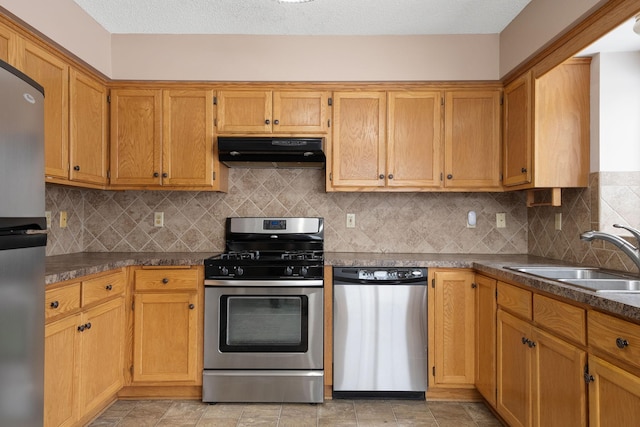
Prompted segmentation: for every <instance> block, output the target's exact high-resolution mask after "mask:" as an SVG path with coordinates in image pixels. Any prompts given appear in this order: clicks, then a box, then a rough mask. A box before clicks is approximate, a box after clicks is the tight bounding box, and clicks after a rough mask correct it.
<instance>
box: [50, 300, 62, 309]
mask: <svg viewBox="0 0 640 427" xmlns="http://www.w3.org/2000/svg"><path fill="white" fill-rule="evenodd" d="M59 306H60V303H59V302H58V301H53V302H52V303H51V308H58V307H59Z"/></svg>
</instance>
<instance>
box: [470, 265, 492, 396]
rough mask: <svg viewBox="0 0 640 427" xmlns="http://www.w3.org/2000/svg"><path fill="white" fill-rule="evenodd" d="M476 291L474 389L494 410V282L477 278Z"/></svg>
mask: <svg viewBox="0 0 640 427" xmlns="http://www.w3.org/2000/svg"><path fill="white" fill-rule="evenodd" d="M475 286H476V287H475V289H476V311H475V320H476V322H475V326H476V331H475V333H476V366H475V374H476V377H475V384H476V389H477V390H478V392H480V394H481V395H482V397H484V398H485V399H486V400H487V402H488V403H489V404H490V405H491V406H493V407H495V406H496V311H497V301H496V280H495V279H491V278H489V277H486V276H481V275H479V274H477V275H476V277H475Z"/></svg>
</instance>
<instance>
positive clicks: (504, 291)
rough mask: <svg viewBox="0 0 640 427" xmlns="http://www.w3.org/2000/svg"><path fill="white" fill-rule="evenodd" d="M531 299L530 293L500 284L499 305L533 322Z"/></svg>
mask: <svg viewBox="0 0 640 427" xmlns="http://www.w3.org/2000/svg"><path fill="white" fill-rule="evenodd" d="M531 297H532V294H531V292H530V291H527V290H524V289H521V288H518V287H517V286H512V285H509V284H507V283H504V282H498V305H499V306H501V307H502V308H503V309H505V310H507V311H510V312H512V313H514V314H517V315H518V316H521V317H523V318H525V319H527V320H531V305H532V304H531Z"/></svg>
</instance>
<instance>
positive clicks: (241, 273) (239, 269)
mask: <svg viewBox="0 0 640 427" xmlns="http://www.w3.org/2000/svg"><path fill="white" fill-rule="evenodd" d="M243 274H244V270H243V269H242V267H237V268H236V276H242V275H243Z"/></svg>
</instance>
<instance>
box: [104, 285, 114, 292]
mask: <svg viewBox="0 0 640 427" xmlns="http://www.w3.org/2000/svg"><path fill="white" fill-rule="evenodd" d="M104 288H105V289H106V290H108V291H110V290H112V289H113V285H107V286H105V287H104Z"/></svg>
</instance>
